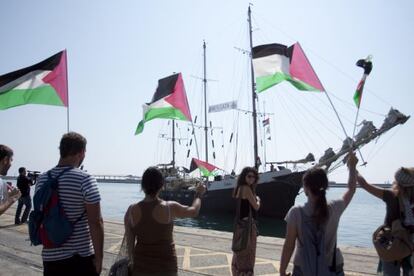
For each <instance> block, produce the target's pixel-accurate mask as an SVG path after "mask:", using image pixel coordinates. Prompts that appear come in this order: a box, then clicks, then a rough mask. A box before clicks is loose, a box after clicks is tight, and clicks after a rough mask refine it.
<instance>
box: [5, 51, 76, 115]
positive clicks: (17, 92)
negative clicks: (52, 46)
mask: <svg viewBox="0 0 414 276" xmlns="http://www.w3.org/2000/svg"><path fill="white" fill-rule="evenodd" d="M25 104H46V105H58V106H68V83H67V67H66V50H64V51H61V52H59V53H57V54H55V55H53V56H51V57H50V58H48V59H46V60H44V61H42V62H39V63H37V64H35V65H32V66H29V67H26V68H23V69H20V70H17V71H14V72H11V73H8V74H5V75H1V76H0V110H3V109H8V108H11V107H15V106H20V105H25Z"/></svg>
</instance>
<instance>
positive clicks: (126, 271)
mask: <svg viewBox="0 0 414 276" xmlns="http://www.w3.org/2000/svg"><path fill="white" fill-rule="evenodd" d="M128 237H129V236H128V234H127V231H126V230H125V233H124V237H123V238H122V242H121V247H120V248H119V252H118V255H117V256H116V258H115V262H114V264H113V265H112V266H111V268H110V269H109V273H108V276H129V275H131V271H130V268H131V266H132V259H133V257H132V256H129V254H128V246H127V242H128Z"/></svg>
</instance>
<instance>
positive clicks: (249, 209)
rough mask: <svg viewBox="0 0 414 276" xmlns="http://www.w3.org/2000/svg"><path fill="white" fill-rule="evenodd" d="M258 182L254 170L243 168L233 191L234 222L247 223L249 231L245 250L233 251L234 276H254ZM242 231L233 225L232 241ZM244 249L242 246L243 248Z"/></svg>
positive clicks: (258, 205) (258, 203) (258, 202)
mask: <svg viewBox="0 0 414 276" xmlns="http://www.w3.org/2000/svg"><path fill="white" fill-rule="evenodd" d="M258 181H259V174H258V172H257V170H256V169H255V168H252V167H245V168H244V169H243V170H242V172H241V173H240V175H239V177H238V178H237V184H236V187H235V188H234V191H233V197H234V198H235V199H237V200H236V202H237V203H236V204H237V205H238V206H237V207H236V210H237V211H236V218H235V220H236V221H239V220H241V221H243V223H245V222H246V223H248V224H249V225H247V227H248V228H249V230H250V231H248V232H249V234H250V236H249V237H248V242H247V244H246V248H244V249H242V250H237V251H236V252H235V251H234V248H233V258H232V262H231V271H232V274H233V275H234V276H236V275H237V276H241V275H243V276H244V275H246V276H250V275H254V265H255V261H256V241H257V228H256V219H257V211H258V210H259V208H260V198H259V197H258V196H257V195H256V186H257V183H258ZM242 231H243V230H242V229H240V225H239V224H238V223H236V224H235V229H234V232H233V240H239V235H242ZM243 247H244V246H243Z"/></svg>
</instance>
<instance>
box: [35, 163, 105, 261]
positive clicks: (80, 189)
mask: <svg viewBox="0 0 414 276" xmlns="http://www.w3.org/2000/svg"><path fill="white" fill-rule="evenodd" d="M66 168H69V167H55V168H53V169H52V170H51V174H52V177H56V176H57V175H59V174H60V173H61V172H62V171H63V170H65V169H66ZM47 178H48V176H47V173H44V174H42V175H41V176H40V177H39V180H38V182H37V184H36V188H35V194H36V192H37V191H38V189H39V187H41V186H42V185H43V184H44V183H45V182H46V180H47ZM58 193H59V200H60V202H61V204H62V206H63V209H64V210H65V213H66V215H67V217H68V219H69V220H70V221H72V222H75V221H76V220H77V219H78V218H80V217H81V216H82V218H81V219H80V220H79V221H78V222H76V224H75V227H74V230H73V233H72V235H71V236H70V238H69V239H68V240H67V241H66V242H65V243H64V244H63V245H62V246H61V247H58V248H43V251H42V257H43V261H57V260H63V259H67V258H70V257H72V256H73V255H75V254H79V255H80V256H82V257H87V256H90V255H93V254H94V250H93V245H92V240H91V236H90V232H89V225H88V219H87V214H86V210H85V204H96V203H99V202H100V201H101V197H100V195H99V191H98V186H97V183H96V180H95V178H94V177H92V176H91V175H89V174H87V173H86V172H84V171H81V170H80V169H78V168H73V169H71V170H69V171H67V172H65V173H64V174H63V175H61V176H60V177H59V188H58Z"/></svg>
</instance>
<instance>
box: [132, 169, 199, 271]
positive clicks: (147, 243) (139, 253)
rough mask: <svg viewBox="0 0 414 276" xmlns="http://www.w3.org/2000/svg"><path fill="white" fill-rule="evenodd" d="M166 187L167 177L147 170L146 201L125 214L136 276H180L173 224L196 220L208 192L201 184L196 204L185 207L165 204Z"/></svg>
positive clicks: (133, 205)
mask: <svg viewBox="0 0 414 276" xmlns="http://www.w3.org/2000/svg"><path fill="white" fill-rule="evenodd" d="M163 186H164V177H163V175H162V174H161V172H160V171H159V170H158V169H157V168H154V167H150V168H148V169H146V170H145V172H144V174H143V175H142V180H141V187H142V190H143V191H144V193H145V198H144V199H143V200H142V201H140V202H138V203H135V204H132V205H130V206H129V208H128V210H127V212H126V213H125V217H124V223H125V236H126V247H127V252H128V256H129V260H130V261H131V263H130V267H131V271H132V274H130V275H132V276H135V275H163V276H176V275H178V274H177V271H178V266H177V255H176V251H175V245H174V240H173V228H174V221H173V220H174V218H186V217H196V216H197V215H198V212H199V211H200V207H201V198H202V196H203V194H204V192H205V191H206V187H205V186H204V185H201V184H199V185H198V186H197V187H196V189H195V195H194V201H193V204H192V205H191V206H185V205H181V204H180V203H178V202H175V201H164V200H162V199H161V198H160V197H159V193H160V191H161V188H162V187H163Z"/></svg>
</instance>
